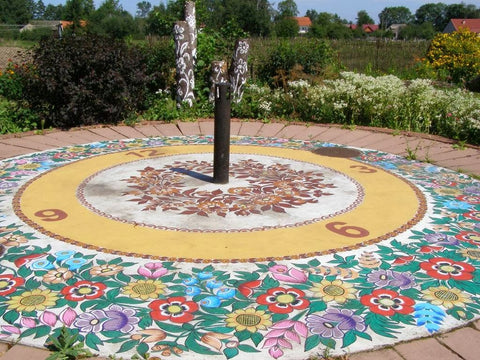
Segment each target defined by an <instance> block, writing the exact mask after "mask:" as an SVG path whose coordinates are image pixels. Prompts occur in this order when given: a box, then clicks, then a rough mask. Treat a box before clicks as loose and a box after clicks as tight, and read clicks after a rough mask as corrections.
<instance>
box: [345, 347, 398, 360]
mask: <svg viewBox="0 0 480 360" xmlns="http://www.w3.org/2000/svg"><path fill="white" fill-rule="evenodd" d="M348 360H403V359H402V357H401V356H400V355H398V353H397V352H395V351H394V350H392V349H382V350H377V351H369V352H361V353H357V354H352V355H350V356H349V357H348Z"/></svg>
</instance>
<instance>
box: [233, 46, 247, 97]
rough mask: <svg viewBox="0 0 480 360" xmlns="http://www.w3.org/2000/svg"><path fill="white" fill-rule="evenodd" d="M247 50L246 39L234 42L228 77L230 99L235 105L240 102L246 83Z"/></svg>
mask: <svg viewBox="0 0 480 360" xmlns="http://www.w3.org/2000/svg"><path fill="white" fill-rule="evenodd" d="M249 49H250V44H249V43H248V40H247V39H240V40H237V41H236V43H235V50H234V52H233V57H232V64H231V66H230V69H229V71H228V77H229V79H230V84H231V86H232V98H233V101H235V102H237V103H238V102H240V101H241V100H242V96H243V91H244V87H245V83H246V82H247V76H248V63H247V61H248V51H249Z"/></svg>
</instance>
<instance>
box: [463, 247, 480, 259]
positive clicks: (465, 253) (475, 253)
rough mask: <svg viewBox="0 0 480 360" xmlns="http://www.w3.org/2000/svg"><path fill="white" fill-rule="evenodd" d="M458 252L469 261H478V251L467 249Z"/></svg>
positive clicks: (479, 256)
mask: <svg viewBox="0 0 480 360" xmlns="http://www.w3.org/2000/svg"><path fill="white" fill-rule="evenodd" d="M458 252H459V253H460V254H462V255H463V256H465V257H468V258H470V259H474V260H480V250H477V249H472V248H467V249H462V250H460V251H458Z"/></svg>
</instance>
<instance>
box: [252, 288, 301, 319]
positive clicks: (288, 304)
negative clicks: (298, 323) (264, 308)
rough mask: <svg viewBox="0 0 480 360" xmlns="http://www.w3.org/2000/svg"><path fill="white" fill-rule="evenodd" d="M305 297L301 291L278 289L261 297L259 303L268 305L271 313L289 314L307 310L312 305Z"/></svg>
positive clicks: (270, 290) (271, 290)
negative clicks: (294, 311)
mask: <svg viewBox="0 0 480 360" xmlns="http://www.w3.org/2000/svg"><path fill="white" fill-rule="evenodd" d="M304 296H305V293H304V292H303V291H301V290H299V289H295V288H287V289H286V288H283V287H276V288H273V289H269V290H268V291H267V293H266V294H262V295H260V296H259V297H258V298H257V303H259V304H261V305H268V310H270V311H271V312H274V313H279V314H288V313H291V312H292V311H293V310H303V309H306V308H307V307H308V306H309V305H310V301H308V300H305V299H304V298H303V297H304Z"/></svg>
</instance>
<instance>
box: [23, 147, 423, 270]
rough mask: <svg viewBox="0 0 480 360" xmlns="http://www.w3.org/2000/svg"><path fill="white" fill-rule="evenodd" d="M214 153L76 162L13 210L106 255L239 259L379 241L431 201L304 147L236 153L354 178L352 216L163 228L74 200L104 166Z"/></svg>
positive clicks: (138, 154) (384, 176) (32, 188)
mask: <svg viewBox="0 0 480 360" xmlns="http://www.w3.org/2000/svg"><path fill="white" fill-rule="evenodd" d="M212 152H213V147H212V146H211V145H184V146H183V145H182V146H167V147H157V148H151V149H144V150H141V151H124V152H118V153H113V154H107V155H100V156H95V157H91V158H88V159H84V160H80V161H76V162H73V163H70V164H68V165H65V166H62V167H60V168H57V169H54V170H52V171H49V172H47V173H45V174H43V175H41V176H40V177H37V178H35V179H33V180H31V181H30V182H29V183H27V184H26V185H25V186H23V188H22V189H21V191H19V192H18V193H17V195H16V197H15V200H14V204H15V211H16V213H17V215H18V216H19V217H20V218H22V219H23V220H24V221H25V222H27V223H28V224H29V225H31V226H32V227H34V228H36V229H37V230H39V231H41V232H43V233H46V234H48V235H49V236H51V237H53V238H56V239H59V240H62V241H66V242H69V243H73V244H76V245H80V246H84V247H88V248H93V249H96V250H100V251H106V252H114V253H119V254H125V255H132V256H142V257H152V258H158V259H171V260H180V259H181V260H182V261H212V260H217V261H222V262H235V261H259V260H263V259H270V258H272V259H281V258H295V257H307V256H313V255H318V254H322V253H327V252H334V251H339V250H345V249H351V248H355V247H358V246H362V245H365V244H370V243H375V242H378V241H381V240H384V239H388V238H390V237H392V236H395V235H396V234H398V233H400V232H403V231H405V230H406V229H408V228H409V227H411V226H413V225H414V224H415V223H417V222H418V221H419V220H420V219H421V218H422V217H423V215H424V213H425V210H426V205H425V204H426V202H425V199H424V197H423V195H422V194H421V192H420V191H418V190H417V188H416V187H414V186H413V185H412V184H411V183H409V182H407V181H406V180H405V179H402V178H400V177H397V176H395V175H393V174H391V173H389V172H387V171H384V170H382V169H380V168H377V167H373V166H371V165H365V164H363V163H360V162H358V161H354V160H351V159H346V158H337V157H335V158H332V157H327V156H321V155H318V154H314V153H312V152H310V151H305V150H293V149H286V148H277V147H261V146H231V152H232V153H239V154H258V155H266V156H275V157H282V158H287V159H291V160H297V161H302V162H309V163H313V164H318V165H320V166H324V167H328V168H331V169H333V170H336V171H338V172H340V173H343V174H348V176H349V177H350V178H353V179H354V180H355V181H357V182H358V183H360V184H361V185H362V187H363V190H364V193H365V195H364V199H363V202H362V203H361V204H360V205H359V206H357V207H356V208H355V209H353V210H352V211H350V212H347V213H343V214H340V215H337V216H334V217H331V218H329V219H327V220H324V221H317V222H315V223H311V224H307V225H303V226H298V227H291V228H278V229H269V230H262V231H253V232H226V233H222V232H220V233H218V232H216V233H215V232H214V233H212V232H187V231H174V230H161V229H155V228H149V227H143V226H135V225H134V224H128V223H123V222H119V221H115V220H113V219H109V218H106V217H103V216H100V215H98V214H96V213H94V212H92V211H90V210H89V209H87V208H86V207H84V206H83V205H82V204H81V203H80V202H79V201H78V199H77V198H76V191H77V188H78V186H79V184H81V183H82V181H84V180H85V179H86V178H88V177H90V176H92V175H94V174H96V173H98V172H99V171H102V170H103V169H106V168H109V167H112V166H116V165H121V164H123V163H127V162H131V161H133V160H136V159H139V158H142V157H143V158H145V157H156V156H172V155H178V154H190V153H212ZM52 220H53V221H52Z"/></svg>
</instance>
